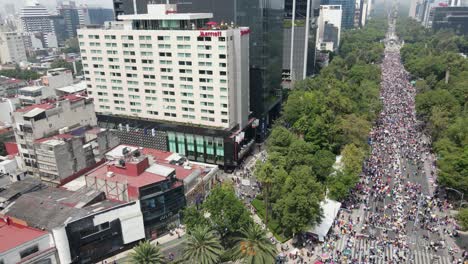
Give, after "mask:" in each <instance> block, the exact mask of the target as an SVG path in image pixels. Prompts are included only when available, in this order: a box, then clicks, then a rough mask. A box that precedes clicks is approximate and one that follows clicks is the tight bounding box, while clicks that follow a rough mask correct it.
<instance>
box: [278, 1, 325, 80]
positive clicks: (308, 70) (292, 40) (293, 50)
mask: <svg viewBox="0 0 468 264" xmlns="http://www.w3.org/2000/svg"><path fill="white" fill-rule="evenodd" d="M319 8H320V0H286V1H285V6H284V29H283V30H284V36H283V84H284V86H285V87H290V86H291V85H289V84H292V82H294V81H297V80H302V79H304V78H306V77H307V76H310V75H312V74H313V73H314V71H315V39H316V32H317V23H316V22H317V17H318V15H319ZM290 82H291V83H290Z"/></svg>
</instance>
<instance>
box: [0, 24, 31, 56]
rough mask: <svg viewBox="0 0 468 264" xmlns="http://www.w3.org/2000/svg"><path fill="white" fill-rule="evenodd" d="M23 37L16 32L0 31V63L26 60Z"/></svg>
mask: <svg viewBox="0 0 468 264" xmlns="http://www.w3.org/2000/svg"><path fill="white" fill-rule="evenodd" d="M27 61H28V59H27V57H26V48H25V46H24V43H23V37H22V36H21V34H19V33H18V32H0V64H5V63H20V62H27Z"/></svg>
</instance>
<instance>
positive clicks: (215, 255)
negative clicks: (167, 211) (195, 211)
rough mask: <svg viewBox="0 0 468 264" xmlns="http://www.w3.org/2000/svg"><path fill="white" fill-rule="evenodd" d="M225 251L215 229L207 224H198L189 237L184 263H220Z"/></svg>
mask: <svg viewBox="0 0 468 264" xmlns="http://www.w3.org/2000/svg"><path fill="white" fill-rule="evenodd" d="M223 253H224V249H223V246H222V245H221V241H220V239H219V238H218V236H217V235H216V234H215V233H214V231H211V230H210V229H209V228H208V227H207V226H196V227H195V228H193V230H192V231H191V232H190V234H189V235H188V237H187V241H186V242H185V249H184V253H183V255H182V259H183V260H184V263H193V264H215V263H220V258H221V255H222V254H223Z"/></svg>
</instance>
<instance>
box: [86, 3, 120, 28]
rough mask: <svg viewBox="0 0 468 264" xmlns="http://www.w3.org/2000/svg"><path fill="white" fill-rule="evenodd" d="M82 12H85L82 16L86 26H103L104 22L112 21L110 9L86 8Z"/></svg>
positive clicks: (112, 12) (112, 16)
mask: <svg viewBox="0 0 468 264" xmlns="http://www.w3.org/2000/svg"><path fill="white" fill-rule="evenodd" d="M83 12H86V13H85V14H84V20H85V21H84V24H86V25H103V24H104V22H106V21H112V20H114V11H113V10H112V9H110V8H102V7H87V8H85V9H83Z"/></svg>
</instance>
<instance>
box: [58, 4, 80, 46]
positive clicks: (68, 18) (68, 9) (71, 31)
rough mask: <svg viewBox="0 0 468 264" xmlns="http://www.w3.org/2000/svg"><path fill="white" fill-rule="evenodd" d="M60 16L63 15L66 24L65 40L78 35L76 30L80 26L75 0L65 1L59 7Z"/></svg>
mask: <svg viewBox="0 0 468 264" xmlns="http://www.w3.org/2000/svg"><path fill="white" fill-rule="evenodd" d="M57 11H58V12H59V14H60V16H62V17H63V20H64V24H65V32H64V37H65V40H67V39H69V38H74V37H76V30H77V29H78V28H79V26H80V19H79V16H78V9H77V7H76V5H75V2H73V1H69V2H68V1H67V2H63V3H62V4H61V5H59V6H58V7H57Z"/></svg>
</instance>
